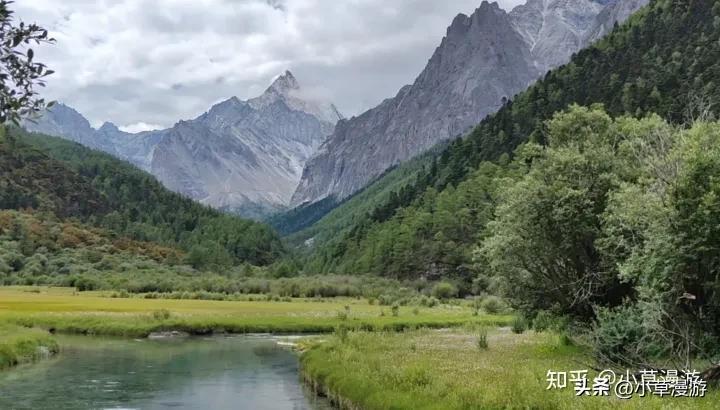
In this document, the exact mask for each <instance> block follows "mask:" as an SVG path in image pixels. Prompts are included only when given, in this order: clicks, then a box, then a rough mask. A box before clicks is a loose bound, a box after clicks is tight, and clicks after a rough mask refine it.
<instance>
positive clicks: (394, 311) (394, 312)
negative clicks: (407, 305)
mask: <svg viewBox="0 0 720 410" xmlns="http://www.w3.org/2000/svg"><path fill="white" fill-rule="evenodd" d="M390 310H391V311H392V315H393V316H400V305H399V304H397V303H394V304H393V305H392V307H391V308H390Z"/></svg>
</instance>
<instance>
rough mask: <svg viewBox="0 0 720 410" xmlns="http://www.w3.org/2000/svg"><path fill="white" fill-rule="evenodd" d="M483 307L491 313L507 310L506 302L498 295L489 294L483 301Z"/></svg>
mask: <svg viewBox="0 0 720 410" xmlns="http://www.w3.org/2000/svg"><path fill="white" fill-rule="evenodd" d="M482 308H483V310H484V311H485V313H489V314H491V315H495V314H498V313H503V312H505V311H506V310H507V306H506V305H505V302H503V300H502V299H500V298H499V297H497V296H488V297H487V298H485V300H483V301H482Z"/></svg>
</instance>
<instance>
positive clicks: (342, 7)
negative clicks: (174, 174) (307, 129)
mask: <svg viewBox="0 0 720 410" xmlns="http://www.w3.org/2000/svg"><path fill="white" fill-rule="evenodd" d="M480 2H481V0H442V1H441V0H342V1H338V0H62V1H58V0H17V1H16V3H15V8H16V10H17V17H18V18H20V19H22V20H25V21H27V22H37V23H39V24H41V25H43V26H44V27H46V28H48V29H49V30H50V31H51V33H52V35H53V36H54V37H55V38H56V40H57V43H56V44H55V45H54V46H50V47H44V48H42V49H41V50H38V53H37V54H38V59H39V60H40V61H43V62H45V63H47V64H48V65H49V66H50V68H52V69H54V70H55V71H56V74H54V75H53V76H52V77H51V78H50V79H49V81H48V87H47V89H46V90H45V91H44V93H45V96H46V97H48V98H50V99H55V100H58V101H62V102H65V103H67V104H68V105H70V106H72V107H74V108H76V109H77V110H79V111H80V112H81V113H82V114H84V115H85V116H86V117H87V118H88V119H89V120H90V121H91V122H92V123H93V125H94V126H99V125H100V124H101V123H102V122H103V121H105V120H108V121H112V122H114V123H116V124H118V125H119V126H121V127H123V128H124V129H127V130H132V131H137V130H143V129H150V128H158V127H163V128H164V127H168V126H171V125H172V124H174V123H175V122H176V121H177V120H179V119H189V118H194V117H196V116H197V115H199V114H200V113H202V112H204V111H206V110H207V109H208V108H209V107H210V105H212V104H213V103H215V102H218V101H220V100H223V99H226V98H229V97H231V96H237V97H239V98H241V99H247V98H251V97H254V96H256V95H259V94H260V93H262V91H263V90H264V89H265V88H266V87H267V86H268V85H269V83H270V81H271V80H272V78H273V77H275V76H276V75H277V74H279V73H281V72H282V71H284V70H285V69H290V70H291V71H292V72H293V73H294V74H295V76H296V77H297V78H298V81H299V82H300V84H301V85H302V86H303V88H305V89H306V91H307V92H308V93H309V94H310V95H314V96H317V98H324V99H328V100H330V101H332V102H334V103H335V104H336V105H337V106H338V107H339V108H340V110H341V111H342V112H343V114H345V115H346V116H351V115H354V114H358V113H360V112H362V111H363V110H365V109H367V108H370V107H373V106H374V105H376V104H377V103H379V102H380V101H381V100H382V99H384V98H387V97H391V96H393V95H395V93H396V92H397V91H398V89H399V88H400V87H401V86H403V85H404V84H408V83H411V82H412V81H413V80H414V79H415V77H416V76H417V75H418V74H419V73H420V71H421V70H422V68H423V67H424V66H425V63H426V62H427V60H428V59H429V58H430V55H431V54H432V52H433V50H434V49H435V47H436V46H437V45H438V44H439V43H440V40H441V38H442V36H443V35H444V34H445V30H446V28H447V26H448V25H449V24H450V22H451V21H452V19H453V17H454V16H455V15H457V14H458V13H466V14H469V13H472V11H473V10H474V9H475V8H477V7H478V6H479V5H480ZM522 2H524V1H523V0H500V1H499V3H500V5H501V7H503V8H505V9H508V10H509V9H511V8H512V7H513V6H515V5H517V4H519V3H522Z"/></svg>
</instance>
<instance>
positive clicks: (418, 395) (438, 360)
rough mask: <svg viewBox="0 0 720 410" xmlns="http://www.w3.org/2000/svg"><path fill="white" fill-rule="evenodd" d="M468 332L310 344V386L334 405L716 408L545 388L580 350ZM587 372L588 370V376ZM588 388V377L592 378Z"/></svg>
mask: <svg viewBox="0 0 720 410" xmlns="http://www.w3.org/2000/svg"><path fill="white" fill-rule="evenodd" d="M478 335H479V333H478V331H477V330H470V329H459V328H458V329H453V330H449V329H444V330H431V329H422V330H411V331H406V332H402V333H391V332H375V333H371V332H349V333H348V334H347V335H344V336H342V337H340V336H333V337H328V338H323V339H318V340H315V341H310V342H308V345H307V346H305V348H306V350H305V352H304V353H303V355H302V358H301V362H302V367H303V374H304V377H305V378H306V380H307V381H308V383H310V384H311V385H314V387H315V388H316V389H317V390H319V391H321V392H324V394H326V395H327V396H328V397H329V398H330V399H331V400H333V401H334V402H335V403H336V405H338V407H340V408H362V409H443V410H444V409H499V408H502V409H611V408H621V409H645V408H652V409H655V408H664V409H715V408H717V403H718V400H720V392H718V391H717V390H712V391H711V392H710V393H709V394H708V396H707V397H705V398H702V399H697V398H658V397H648V398H633V399H632V400H626V401H623V400H620V399H617V398H599V397H575V395H574V391H573V389H572V387H571V386H572V383H570V382H569V381H568V386H570V387H568V388H567V389H564V390H547V389H546V387H547V381H546V374H547V371H548V370H554V371H572V370H585V369H590V368H591V367H592V366H593V361H592V360H591V359H590V358H589V357H588V356H587V355H586V352H585V350H584V349H583V348H580V347H577V346H573V345H571V344H568V343H567V342H566V340H567V339H566V338H563V337H561V336H558V335H557V334H553V333H535V332H533V331H527V332H525V333H523V334H515V333H512V332H511V331H510V330H509V329H507V328H500V329H493V330H490V331H489V333H488V334H487V348H480V347H479V346H478ZM591 372H592V371H591ZM590 385H592V380H590Z"/></svg>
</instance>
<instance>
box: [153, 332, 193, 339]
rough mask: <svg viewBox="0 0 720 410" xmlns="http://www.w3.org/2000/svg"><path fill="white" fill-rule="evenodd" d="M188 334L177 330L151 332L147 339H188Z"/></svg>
mask: <svg viewBox="0 0 720 410" xmlns="http://www.w3.org/2000/svg"><path fill="white" fill-rule="evenodd" d="M189 336H190V334H189V333H186V332H179V331H177V330H173V331H171V332H153V333H150V334H149V335H148V339H167V338H179V337H189Z"/></svg>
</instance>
